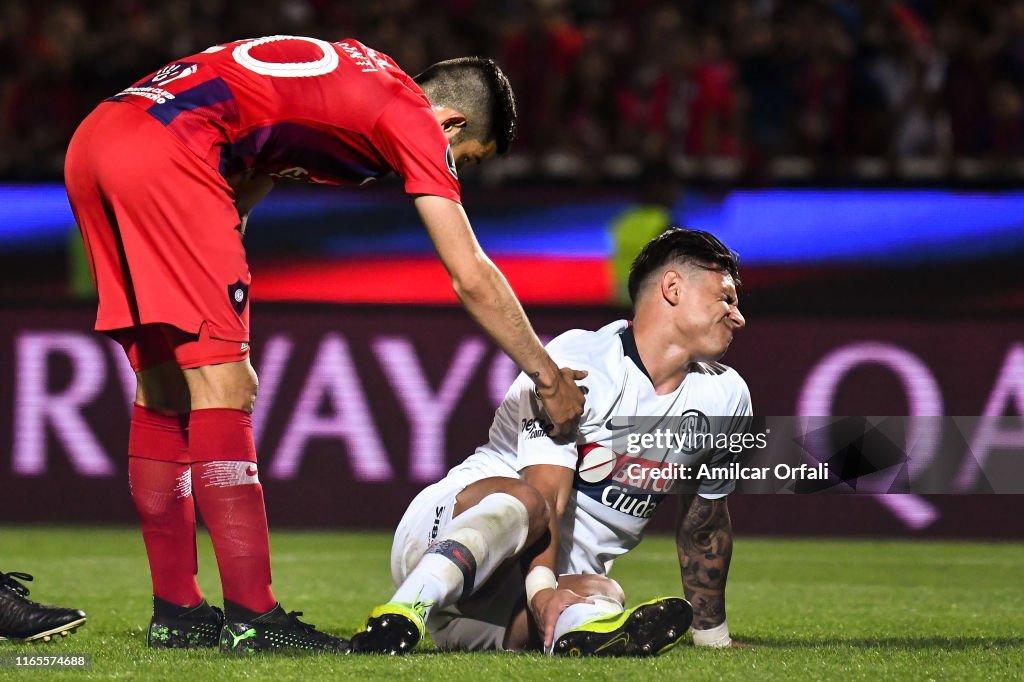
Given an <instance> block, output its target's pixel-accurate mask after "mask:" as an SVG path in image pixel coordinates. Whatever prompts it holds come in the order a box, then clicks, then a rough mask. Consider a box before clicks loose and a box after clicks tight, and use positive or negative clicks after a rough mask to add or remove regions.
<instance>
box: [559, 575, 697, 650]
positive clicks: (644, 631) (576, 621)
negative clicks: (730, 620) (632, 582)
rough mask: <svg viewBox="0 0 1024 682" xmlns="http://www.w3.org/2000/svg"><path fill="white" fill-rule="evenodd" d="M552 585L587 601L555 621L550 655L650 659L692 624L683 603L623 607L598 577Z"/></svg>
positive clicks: (618, 592)
mask: <svg viewBox="0 0 1024 682" xmlns="http://www.w3.org/2000/svg"><path fill="white" fill-rule="evenodd" d="M558 587H559V588H565V589H570V590H572V591H574V592H576V593H577V594H580V595H582V596H585V597H588V598H589V599H590V601H591V602H592V603H590V604H573V605H572V606H570V607H569V608H567V609H566V610H565V611H563V612H562V615H561V616H559V617H558V621H557V622H556V623H555V640H554V645H553V646H552V650H551V652H550V653H553V654H555V655H560V656H656V655H658V654H660V653H663V652H665V651H668V650H669V649H671V648H672V647H674V646H675V645H676V644H678V643H679V641H680V640H681V639H682V637H683V635H685V634H686V631H687V630H688V629H689V627H690V622H691V621H692V620H693V609H691V608H690V604H689V602H687V601H686V600H685V599H681V598H679V597H665V598H661V599H653V600H651V601H648V602H644V603H642V604H639V605H637V606H634V607H633V608H630V609H624V608H623V607H624V604H625V594H624V593H623V591H622V588H621V587H620V586H619V584H618V583H617V582H615V581H614V580H612V579H611V578H607V577H605V576H600V575H563V576H560V577H559V579H558Z"/></svg>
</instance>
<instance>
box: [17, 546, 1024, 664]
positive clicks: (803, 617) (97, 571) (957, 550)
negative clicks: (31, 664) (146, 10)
mask: <svg viewBox="0 0 1024 682" xmlns="http://www.w3.org/2000/svg"><path fill="white" fill-rule="evenodd" d="M271 541H272V546H273V560H274V588H275V592H276V593H277V595H278V597H279V598H280V599H281V600H282V603H283V604H284V606H285V608H286V609H289V610H299V611H304V612H305V614H306V615H305V616H304V619H306V620H308V621H310V622H313V623H315V624H316V625H317V626H319V627H321V628H323V629H325V630H327V631H328V632H333V633H341V634H345V635H350V634H351V633H352V632H354V631H355V630H356V629H357V628H358V627H359V625H360V624H361V623H362V620H363V618H365V616H366V613H367V612H368V611H369V609H370V608H371V607H372V606H374V605H375V604H377V603H379V602H382V601H384V600H386V599H387V597H388V596H390V594H391V590H392V588H391V580H390V574H389V569H388V552H389V547H390V536H388V535H386V534H379V533H373V534H370V533H339V532H293V531H274V532H273V533H272V538H271ZM199 556H200V584H201V586H202V587H203V590H204V592H205V593H206V595H207V597H208V598H209V599H210V601H211V602H212V603H219V601H220V590H219V583H218V579H217V570H216V564H215V562H214V558H213V553H212V550H211V548H210V545H209V540H208V538H206V537H205V536H201V538H200V554H199ZM0 562H2V563H0V570H4V571H26V572H28V573H32V574H34V575H35V576H36V581H35V582H34V583H30V584H29V586H30V587H31V588H32V594H31V597H32V598H34V599H37V600H38V601H41V602H43V603H56V604H62V605H67V606H74V607H76V608H82V609H84V610H85V611H86V612H87V613H88V616H89V622H88V623H87V624H86V626H85V627H84V628H82V629H81V630H79V631H78V632H77V633H75V634H73V635H71V636H70V637H69V638H67V639H63V640H58V641H56V642H51V643H48V644H43V643H39V644H32V645H25V644H15V643H10V642H7V643H0V654H12V653H28V654H45V655H57V654H69V655H70V654H75V653H88V654H91V655H92V668H91V670H89V671H81V670H66V671H53V670H51V671H46V677H47V678H51V677H52V678H55V679H64V678H68V679H71V678H74V679H111V678H114V679H180V678H181V677H182V676H189V677H193V678H194V679H205V678H207V677H209V678H213V677H216V678H217V679H246V678H249V679H296V680H306V679H313V678H316V677H324V678H331V679H385V678H386V679H388V680H389V681H392V682H399V681H401V680H429V679H466V678H469V679H474V680H490V679H524V680H564V679H567V678H579V679H586V680H588V682H589V681H591V680H595V681H596V680H615V681H616V682H623V681H625V680H644V681H645V682H646V681H649V680H654V679H683V678H686V679H694V680H709V679H727V680H731V679H756V680H765V679H835V678H838V679H865V680H875V679H880V678H881V679H901V680H904V679H907V680H917V679H921V680H924V679H952V678H956V679H1018V678H1019V676H1020V674H1021V671H1022V670H1024V589H1022V588H1021V587H1020V576H1021V575H1024V570H1022V569H1024V545H1020V544H983V543H954V542H945V543H942V542H895V541H838V540H798V541H793V540H774V539H747V538H743V537H742V536H741V537H740V538H738V539H737V541H736V549H735V553H734V557H733V565H732V569H731V573H730V579H729V623H730V628H731V630H732V631H733V634H734V636H735V637H736V638H737V639H742V640H743V641H745V642H747V643H749V644H751V645H752V647H751V648H749V649H742V650H729V651H707V650H695V649H693V648H692V647H690V646H689V645H688V644H684V645H683V646H680V647H679V648H677V650H675V651H673V652H670V653H668V654H666V655H665V656H662V657H660V658H657V659H647V660H626V659H618V660H607V659H605V660H594V659H591V660H587V659H574V660H568V659H550V658H546V657H543V656H540V655H537V654H493V653H489V654H440V653H437V652H435V651H433V650H432V647H430V646H429V645H428V646H426V647H422V650H421V651H418V652H417V653H416V654H414V655H412V656H406V657H403V658H388V657H365V656H347V657H331V656H301V655H300V656H256V657H245V658H235V657H225V656H221V655H220V654H219V653H216V652H212V651H150V650H149V649H146V648H145V628H146V626H147V624H148V620H149V615H150V608H151V603H150V595H149V589H150V585H149V574H148V570H147V565H146V558H145V552H144V550H143V547H142V540H141V536H140V535H139V533H138V531H137V530H135V529H120V528H67V527H59V528H48V527H10V526H8V527H0ZM612 575H613V577H615V578H617V579H618V580H619V582H620V583H622V585H623V587H624V588H625V590H626V594H627V596H628V598H629V603H630V604H636V603H639V602H641V601H644V600H646V599H650V598H652V597H656V596H662V595H672V594H679V593H680V592H681V588H680V583H679V569H678V563H677V560H676V555H675V546H674V543H673V541H672V539H671V538H666V537H658V536H654V537H651V538H648V539H646V540H645V541H644V543H643V544H642V545H641V546H640V547H639V548H638V549H637V550H635V551H634V552H632V553H631V554H630V555H629V556H627V557H625V558H624V559H622V560H621V561H619V562H618V563H617V564H616V566H615V570H614V571H613V572H612ZM40 673H41V671H38V670H37V671H20V670H14V669H11V668H0V678H4V679H6V678H15V679H17V678H25V677H27V676H29V675H31V676H38V675H39V674H40Z"/></svg>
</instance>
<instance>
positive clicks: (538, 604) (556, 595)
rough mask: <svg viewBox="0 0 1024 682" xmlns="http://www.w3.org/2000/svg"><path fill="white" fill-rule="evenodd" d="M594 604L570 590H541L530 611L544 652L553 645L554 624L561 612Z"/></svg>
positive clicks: (534, 598) (535, 597)
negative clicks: (581, 605)
mask: <svg viewBox="0 0 1024 682" xmlns="http://www.w3.org/2000/svg"><path fill="white" fill-rule="evenodd" d="M593 603H594V602H593V601H591V600H589V599H586V598H585V597H581V596H580V595H578V594H576V593H575V592H573V591H572V590H557V589H556V590H552V589H547V590H541V591H540V592H538V593H537V594H536V595H534V597H533V603H532V604H530V611H531V612H532V613H533V618H534V620H536V621H537V630H538V631H539V632H540V634H541V637H542V638H543V639H544V651H547V650H548V649H550V648H551V646H552V645H553V644H554V639H555V623H557V622H558V617H559V616H561V615H562V611H565V610H566V609H567V608H569V607H570V606H572V605H573V604H593Z"/></svg>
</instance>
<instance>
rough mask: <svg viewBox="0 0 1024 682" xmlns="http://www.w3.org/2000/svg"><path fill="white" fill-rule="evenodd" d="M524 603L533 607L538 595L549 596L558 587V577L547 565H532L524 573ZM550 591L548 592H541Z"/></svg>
mask: <svg viewBox="0 0 1024 682" xmlns="http://www.w3.org/2000/svg"><path fill="white" fill-rule="evenodd" d="M525 582H526V603H527V604H528V605H529V606H530V608H531V609H532V608H533V604H534V600H535V599H536V597H537V596H538V595H542V596H543V597H545V598H550V597H551V595H553V594H554V591H555V590H556V589H558V578H557V577H556V576H555V572H554V571H552V570H551V569H550V568H548V567H547V566H534V567H533V568H532V569H530V572H529V573H528V574H527V575H526V581H525ZM546 591H550V593H548V594H543V593H544V592H546Z"/></svg>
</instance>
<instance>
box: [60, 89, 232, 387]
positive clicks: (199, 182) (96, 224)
mask: <svg viewBox="0 0 1024 682" xmlns="http://www.w3.org/2000/svg"><path fill="white" fill-rule="evenodd" d="M64 174H65V180H66V183H67V191H68V198H69V199H70V202H71V209H72V211H73V212H74V214H75V219H76V221H77V222H78V226H79V228H80V229H81V231H82V236H83V238H84V239H85V248H86V253H87V255H88V257H89V266H90V268H91V270H92V275H93V279H94V280H95V281H96V287H97V289H98V291H99V310H98V311H97V314H96V329H97V330H98V331H105V332H110V333H111V335H112V336H114V337H115V338H118V340H120V341H122V344H123V345H125V347H126V350H128V348H129V347H138V344H139V341H135V342H130V343H125V339H129V340H131V339H142V340H143V341H142V342H143V343H145V344H146V345H147V346H148V345H153V344H156V345H158V346H160V347H161V348H163V350H162V351H159V352H158V351H157V350H152V351H151V350H147V351H146V352H142V353H135V358H134V359H133V366H135V363H136V361H139V362H141V363H142V365H140V366H137V367H136V369H139V368H145V367H147V366H151V365H152V364H155V363H152V362H148V361H147V360H146V359H147V358H151V357H155V356H159V353H160V352H162V353H163V358H164V361H166V360H169V359H171V358H173V357H175V356H176V355H180V356H181V357H179V358H178V359H179V361H182V360H184V361H187V362H188V363H190V364H191V366H193V367H198V366H202V365H205V364H216V363H217V362H232V361H235V360H241V359H243V358H245V357H246V355H247V354H248V342H249V283H250V282H251V277H250V274H249V266H248V264H247V263H246V259H245V249H244V247H243V246H242V236H241V234H240V233H239V231H238V227H239V222H240V221H239V218H238V211H237V210H236V208H235V204H234V192H233V191H232V190H231V187H230V186H229V185H228V184H227V182H226V181H225V180H224V178H223V177H222V176H221V174H220V173H218V172H217V171H216V170H215V169H214V168H211V167H210V166H209V165H208V164H206V163H205V162H204V161H203V160H202V159H200V158H199V157H198V156H196V155H195V154H194V153H192V152H191V151H189V150H188V149H187V148H186V147H185V146H184V145H183V144H181V142H179V141H178V139H177V138H175V137H174V136H173V135H171V133H169V132H168V131H167V130H165V129H164V126H163V125H162V124H161V123H160V122H159V121H157V120H156V119H154V118H153V117H152V116H150V115H149V114H148V113H146V112H145V111H143V110H141V109H138V108H136V107H134V106H132V105H130V104H125V103H119V102H104V103H102V104H100V105H99V106H98V107H97V108H96V109H95V110H94V111H93V112H92V113H91V114H90V115H89V116H88V117H87V118H86V119H85V121H83V122H82V125H81V126H79V128H78V130H77V131H76V132H75V135H74V138H72V140H71V146H70V147H69V148H68V154H67V159H66V162H65V169H64ZM155 324H163V325H171V326H172V327H175V328H177V330H180V332H181V334H177V333H175V332H173V331H169V332H167V333H164V332H163V331H159V328H157V331H154V330H153V329H152V328H149V331H145V330H146V329H147V328H146V327H142V328H141V329H138V328H140V326H141V325H155ZM130 328H136V329H135V330H134V331H131V332H129V331H128V330H129V329H130ZM157 339H162V340H163V343H162V344H160V343H157ZM189 343H190V344H198V345H193V346H192V349H191V351H190V352H188V353H174V354H172V355H169V354H168V353H169V352H171V353H173V351H174V349H176V348H177V347H179V346H181V345H184V344H189ZM229 348H231V349H234V352H233V355H234V357H231V356H232V353H229V352H228V349H229ZM132 355H133V353H132V352H131V351H129V357H130V358H131V357H132ZM206 356H208V357H206ZM229 357H231V359H225V358H229ZM183 366H184V365H183Z"/></svg>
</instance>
